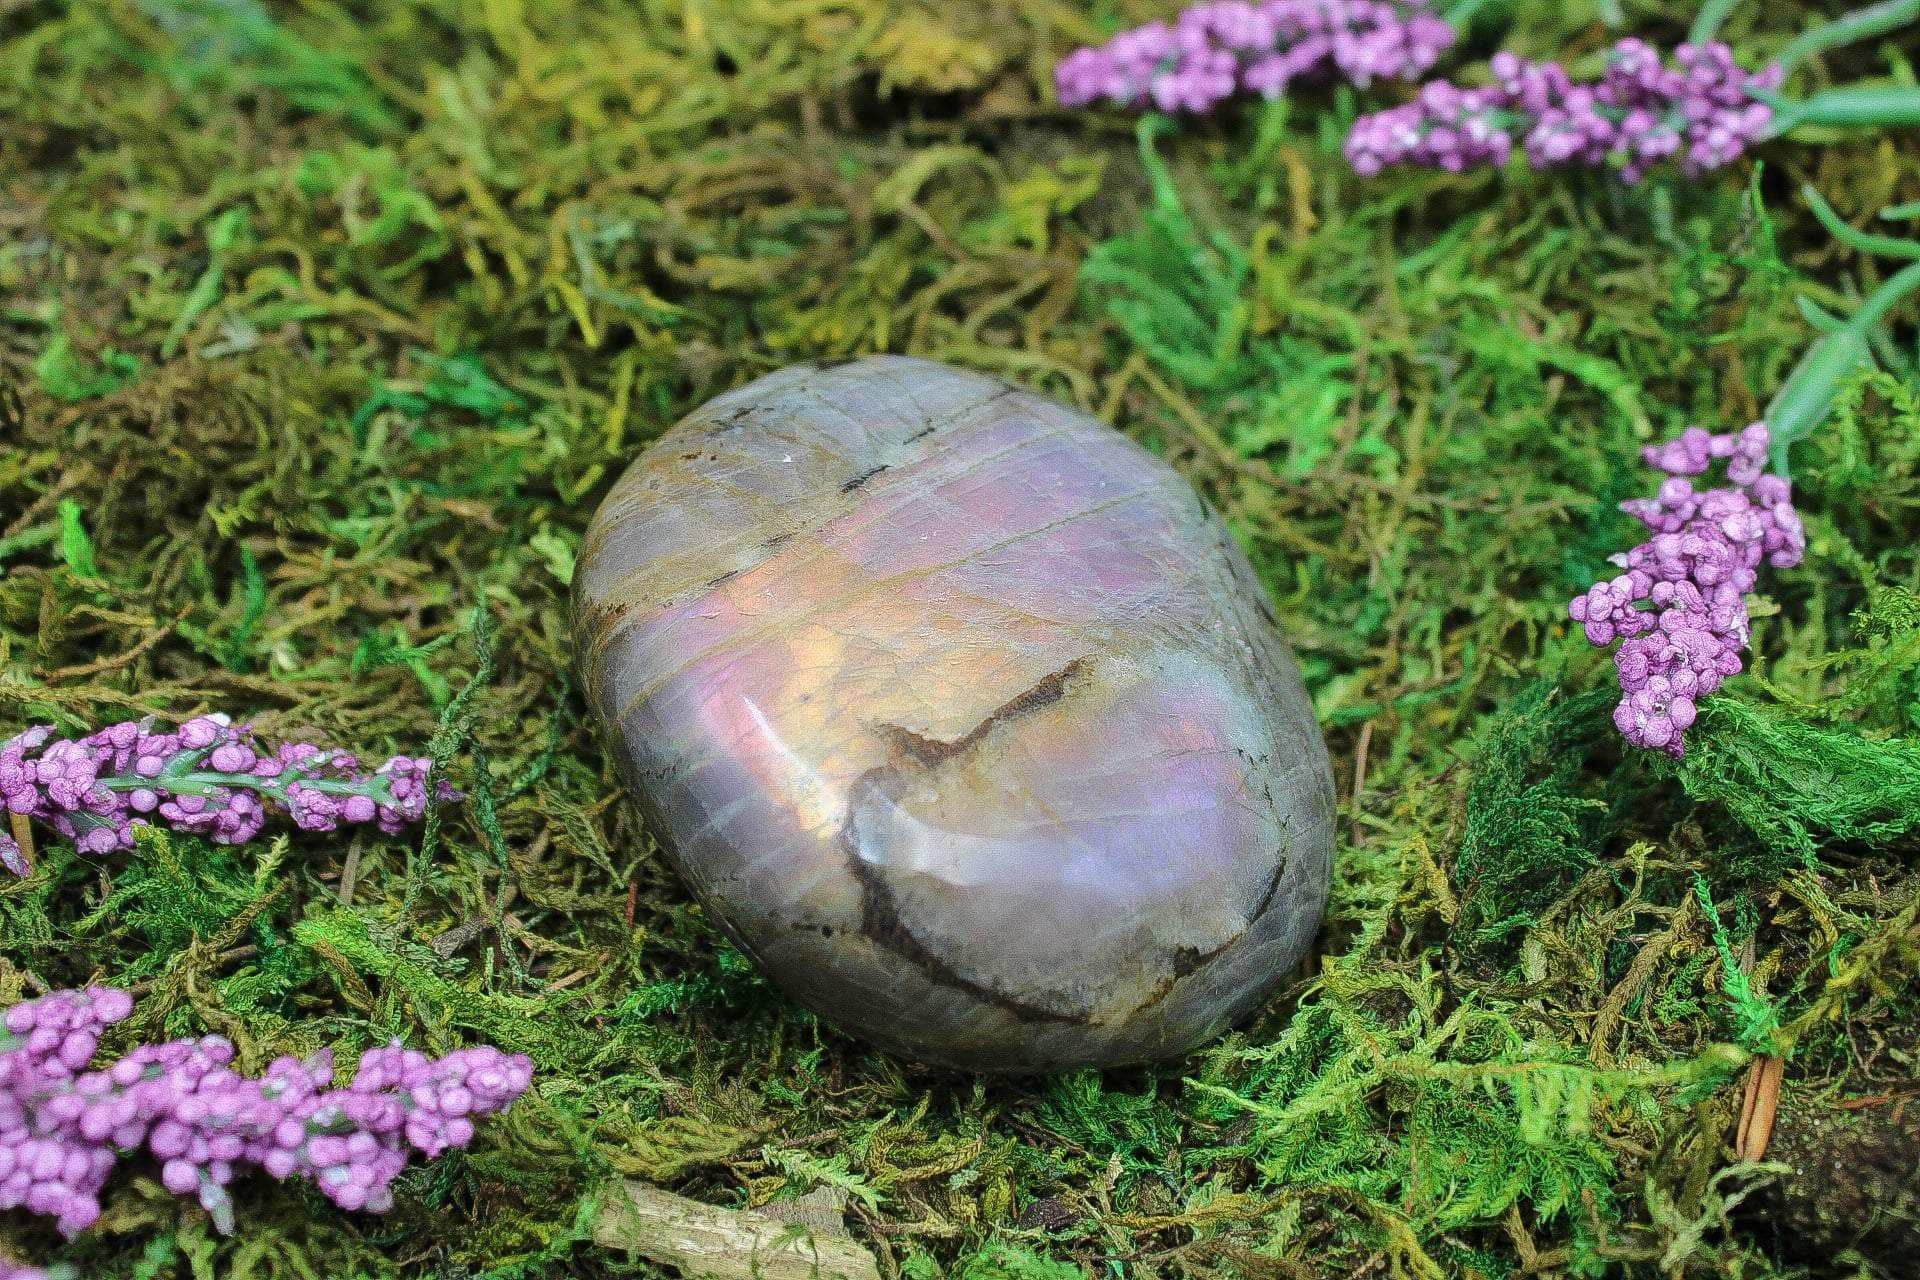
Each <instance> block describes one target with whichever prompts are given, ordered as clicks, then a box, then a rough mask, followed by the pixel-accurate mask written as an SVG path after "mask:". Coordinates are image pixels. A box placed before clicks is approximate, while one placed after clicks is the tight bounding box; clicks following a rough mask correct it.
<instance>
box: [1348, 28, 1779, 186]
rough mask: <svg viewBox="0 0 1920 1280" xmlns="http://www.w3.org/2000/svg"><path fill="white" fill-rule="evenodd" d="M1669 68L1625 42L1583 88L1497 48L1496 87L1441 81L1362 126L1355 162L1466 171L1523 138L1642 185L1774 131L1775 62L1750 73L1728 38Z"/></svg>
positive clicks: (1549, 155)
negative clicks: (1661, 168) (1671, 164)
mask: <svg viewBox="0 0 1920 1280" xmlns="http://www.w3.org/2000/svg"><path fill="white" fill-rule="evenodd" d="M1673 61H1674V65H1673V66H1667V65H1665V64H1664V63H1663V62H1662V61H1661V59H1660V55H1659V53H1658V52H1656V51H1655V50H1654V48H1653V46H1651V45H1649V44H1648V43H1647V42H1646V41H1644V40H1635V39H1626V40H1622V41H1620V42H1619V43H1617V44H1615V45H1614V47H1613V51H1612V53H1611V55H1610V56H1609V58H1608V62H1607V69H1606V72H1605V74H1604V75H1602V77H1601V78H1600V80H1599V81H1598V83H1594V84H1578V83H1575V82H1574V80H1573V79H1572V77H1570V76H1569V75H1568V74H1567V71H1566V68H1564V67H1562V66H1561V65H1560V64H1559V63H1557V62H1529V61H1527V60H1525V59H1523V58H1519V57H1517V56H1515V55H1514V54H1512V53H1506V52H1502V53H1498V54H1495V55H1494V58H1493V62H1492V67H1491V69H1492V72H1493V83H1492V84H1489V85H1487V86H1486V87H1485V88H1478V89H1463V88H1460V87H1459V86H1457V85H1453V84H1449V83H1447V82H1446V81H1443V80H1436V81H1433V82H1431V83H1428V84H1426V85H1423V86H1422V87H1421V89H1420V95H1419V97H1417V98H1416V99H1414V101H1412V102H1410V103H1408V104H1407V105H1405V106H1402V107H1393V108H1390V109H1388V110H1386V111H1377V112H1374V113H1373V114H1372V115H1365V116H1362V117H1360V119H1359V120H1357V121H1355V122H1354V126H1353V129H1352V131H1351V132H1350V133H1349V134H1348V135H1347V147H1346V150H1347V160H1348V162H1349V163H1351V164H1352V165H1353V167H1354V169H1355V170H1356V171H1358V172H1359V173H1361V174H1365V175H1369V176H1370V175H1372V174H1376V173H1379V172H1380V171H1381V170H1382V169H1385V168H1388V167H1389V166H1392V165H1397V164H1414V165H1423V166H1426V167H1428V168H1437V169H1446V170H1448V171H1450V172H1454V173H1458V172H1460V171H1462V170H1465V169H1468V168H1472V167H1474V166H1478V165H1496V166H1497V165H1504V164H1506V162H1507V158H1508V157H1509V156H1510V155H1511V154H1512V152H1513V147H1514V144H1515V142H1516V141H1517V142H1518V143H1519V144H1520V146H1521V147H1522V148H1523V149H1524V150H1525V152H1526V156H1527V162H1528V163H1529V164H1531V165H1532V166H1533V167H1534V168H1536V169H1551V168H1556V167H1559V166H1562V165H1573V164H1580V165H1600V164H1605V163H1607V162H1608V161H1609V160H1613V161H1617V162H1618V163H1619V164H1620V176H1621V177H1622V178H1623V179H1624V180H1625V181H1627V182H1637V181H1639V180H1640V178H1641V177H1643V176H1644V175H1645V174H1646V172H1647V170H1648V169H1649V168H1651V167H1652V166H1653V165H1655V164H1657V163H1659V162H1661V161H1663V160H1668V159H1671V158H1673V157H1676V156H1678V157H1679V158H1680V161H1681V164H1682V165H1683V166H1684V168H1685V170H1686V172H1688V173H1689V174H1699V173H1703V172H1705V171H1707V170H1709V169H1717V168H1719V167H1720V166H1721V165H1724V164H1728V163H1730V162H1732V161H1733V160H1735V159H1737V158H1738V157H1739V156H1740V155H1741V154H1742V153H1743V152H1744V151H1745V150H1746V149H1747V148H1748V147H1750V146H1752V145H1753V144H1754V143H1756V142H1758V141H1760V140H1761V139H1762V138H1765V137H1766V136H1767V134H1768V131H1769V130H1770V128H1771V127H1772V124H1773V109H1772V108H1771V107H1769V106H1767V105H1766V103H1764V102H1760V101H1757V100H1756V99H1755V98H1754V97H1753V95H1752V93H1751V92H1750V90H1753V89H1763V90H1771V89H1777V88H1778V87H1779V86H1780V83H1781V80H1782V79H1783V78H1784V76H1783V72H1782V70H1781V68H1780V67H1779V66H1778V65H1777V64H1776V65H1773V66H1769V67H1767V68H1766V70H1764V71H1761V72H1760V73H1758V74H1757V75H1748V74H1747V73H1746V72H1744V71H1742V70H1741V69H1740V67H1739V66H1738V64H1736V63H1735V62H1734V60H1733V51H1732V50H1730V49H1729V48H1728V47H1727V46H1726V45H1724V44H1720V43H1717V42H1716V43H1712V44H1706V45H1699V46H1695V45H1690V44H1683V45H1681V46H1680V47H1679V48H1678V49H1676V50H1675V51H1674V56H1673Z"/></svg>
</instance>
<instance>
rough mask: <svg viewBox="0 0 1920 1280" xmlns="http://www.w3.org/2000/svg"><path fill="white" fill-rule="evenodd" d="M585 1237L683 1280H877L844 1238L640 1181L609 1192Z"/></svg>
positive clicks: (865, 1256)
mask: <svg viewBox="0 0 1920 1280" xmlns="http://www.w3.org/2000/svg"><path fill="white" fill-rule="evenodd" d="M593 1238H594V1241H595V1242H596V1243H598V1244H600V1245H602V1246H604V1247H606V1248H609V1249H626V1250H629V1251H631V1252H633V1253H637V1254H639V1255H641V1256H642V1257H644V1258H646V1259H648V1260H649V1261H652V1262H657V1263H659V1264H661V1265H663V1266H668V1267H672V1268H673V1269H674V1270H676V1271H678V1272H680V1274H681V1275H683V1276H685V1277H687V1280H880V1267H879V1264H878V1263H877V1262H875V1261H874V1257H873V1254H871V1253H869V1252H868V1251H867V1250H866V1249H865V1248H863V1247H861V1246H860V1245H858V1244H856V1243H855V1242H854V1241H853V1239H852V1237H850V1236H847V1235H845V1234H842V1233H840V1232H836V1231H832V1230H825V1231H821V1230H815V1229H813V1228H812V1227H810V1226H808V1225H806V1224H804V1223H801V1222H782V1221H780V1220H778V1219H776V1218H772V1217H769V1216H766V1215H764V1214H760V1213H751V1212H743V1211H740V1210H736V1209H722V1208H718V1207H717V1206H714V1205H710V1204H702V1203H700V1202H699V1201H698V1200H689V1199H687V1198H686V1197H685V1196H677V1195H673V1194H672V1193H670V1192H666V1191H662V1190H660V1189H659V1188H658V1187H652V1186H648V1185H647V1184H646V1183H644V1182H625V1183H622V1184H621V1185H620V1186H619V1187H618V1188H615V1189H614V1190H613V1191H612V1192H611V1194H610V1195H609V1197H608V1199H607V1202H606V1203H605V1204H603V1205H602V1206H601V1208H600V1216H599V1218H598V1219H597V1220H596V1221H595V1223H594V1227H593Z"/></svg>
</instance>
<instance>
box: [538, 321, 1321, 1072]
mask: <svg viewBox="0 0 1920 1280" xmlns="http://www.w3.org/2000/svg"><path fill="white" fill-rule="evenodd" d="M575 592H576V599H575V627H576V644H577V652H578V661H579V667H580V671H581V676H582V679H583V680H584V682H585V685H586V688H587V691H588V695H589V698H590V701H591V703H592V706H593V708H594V711H595V713H596V715H597V716H598V718H599V721H600V724H601V727H602V730H603V732H604V734H605V735H606V738H607V743H608V746H609V748H610V749H611V750H612V751H613V752H614V753H615V754H616V756H617V757H618V760H619V765H620V768H621V770H622V774H623V777H624V779H625V781H626V783H627V786H628V789H629V790H630V791H631V792H632V794H633V795H634V796H636V797H637V798H638V801H639V803H640V806H641V808H642V811H643V812H644V814H645V817H646V818H647V821H648V823H649V827H650V830H651V831H652V832H653V834H654V835H655V836H656V837H657V838H658V840H659V842H660V844H661V845H662V847H663V848H664V849H665V850H666V851H667V853H668V855H669V856H670V858H671V859H672V861H673V863H674V864H675V866H676V867H677V868H678V869H679V872H680V874H681V876H682V877H683V878H684V879H685V880H686V882H687V884H688V885H689V886H690V887H691V888H692V890H693V892H694V894H695V895H696V896H697V897H698V898H699V899H700V901H701V902H702V903H704V904H705V905H706V907H707V909H708V910H709V911H711V913H712V914H713V915H714V916H715V917H717V918H718V920H719V921H720V922H721V923H722V924H723V925H724V926H725V928H726V930H727V932H728V933H729V934H730V935H731V936H732V938H733V939H734V940H735V941H736V942H737V943H738V944H739V946H740V947H741V948H742V949H743V950H744V951H746V952H747V953H748V954H749V955H751V956H752V957H753V958H754V960H755V961H757V962H758V963H759V965H760V966H761V967H762V968H763V969H764V971H765V972H766V973H767V975H768V976H769V977H771V978H772V979H773V980H774V981H775V982H776V983H778V984H779V985H780V986H781V987H782V988H784V989H785V990H786V991H787V992H788V993H789V994H790V995H791V996H792V997H793V998H794V999H796V1000H798V1001H800V1002H801V1003H802V1004H805V1005H807V1006H809V1007H811V1008H812V1009H814V1010H816V1011H817V1012H819V1013H820V1014H822V1015H824V1016H825V1017H827V1018H828V1019H829V1020H831V1021H832V1022H834V1023H836V1024H838V1025H840V1026H841V1027H843V1028H845V1029H847V1030H849V1031H851V1032H854V1033H857V1034H859V1035H861V1036H864V1037H867V1038H869V1039H870V1040H872V1041H873V1042H875V1043H877V1044H879V1045H881V1046H882V1047H884V1048H886V1049H888V1050H891V1051H893V1052H895V1053H898V1054H900V1055H902V1056H905V1057H908V1058H913V1059H917V1060H920V1061H923V1062H931V1063H939V1064H944V1065H948V1066H954V1067H960V1068H964V1069H967V1070H974V1071H1003V1072H1027V1071H1042V1070H1052V1069H1056V1068H1063V1067H1072V1066H1082V1065H1104V1064H1117V1063H1126V1062H1135V1061H1142V1060H1147V1059H1152V1058H1159V1057H1164V1056H1167V1055H1170V1054H1174V1053H1178V1052H1180V1051H1182V1050H1185V1049H1189V1048H1191V1047H1193V1046H1194V1045H1196V1044H1198V1043H1200V1042H1201V1041H1203V1040H1206V1039H1207V1038H1209V1037H1211V1036H1213V1035H1215V1034H1216V1033H1218V1032H1220V1031H1222V1030H1224V1029H1225V1028H1226V1027H1227V1026H1228V1025H1229V1024H1231V1023H1232V1022H1234V1021H1235V1020H1236V1019H1238V1018H1239V1017H1241V1016H1242V1015H1244V1014H1246V1013H1248V1012H1249V1011H1250V1010H1251V1009H1252V1008H1253V1007H1254V1006H1255V1005H1257V1004H1258V1003H1259V1002H1260V1001H1261V999H1262V997H1263V996H1265V995H1266V994H1267V993H1268V992H1270V991H1271V990H1272V988H1273V987H1274V985H1275V984H1276V983H1277V982H1278V981H1279V980H1281V979H1282V978H1283V977H1284V976H1285V975H1286V973H1287V971H1288V970H1289V969H1291V968H1292V967H1293V966H1294V965H1295V963H1296V962H1297V961H1298V960H1299V959H1300V958H1301V956H1302V954H1303V952H1304V951H1305V950H1306V949H1307V947H1308V945H1309V943H1310V942H1311V940H1312V938H1313V935H1314V932H1315V930H1316V928H1317V927H1318V924H1319V920H1320V913H1321V909H1322V907H1323V906H1324V904H1325V900H1326V895H1327V886H1328V877H1329V870H1330V861H1331V854H1332V848H1333V808H1334V804H1333V785H1332V780H1331V777H1330V774H1329V771H1328V764H1327V754H1326V748H1325V745H1324V743H1323V741H1322V739H1321V737H1320V731H1319V728H1318V727H1317V725H1316V724H1315V723H1314V718H1313V712H1312V708H1311V707H1310V705H1309V703H1308V701H1307V697H1306V693H1305V691H1304V690H1303V688H1302V687H1301V683H1300V677H1299V674H1298V672H1297V671H1296V669H1295V666H1294V663H1293V659H1292V657H1291V656H1290V655H1289V653H1288V651H1287V649H1286V647H1285V645H1284V644H1283V643H1282V642H1281V639H1280V636H1279V634H1278V633H1277V632H1276V630H1275V628H1274V619H1273V615H1272V614H1271V612H1270V611H1269V610H1268V607H1267V604H1266V599H1265V596H1264V594H1263V592H1262V589H1261V587H1260V584H1259V582H1258V580H1257V579H1256V578H1255V577H1254V574H1253V571H1252V570H1251V568H1250V567H1249V566H1248V564H1247V561H1246V559H1245V558H1244V557H1243V555H1242V554H1241V552H1240V550H1239V548H1238V547H1237V546H1236V545H1235V543H1234V541H1233V539H1232V537H1231V536H1230V534H1229V532H1228V530H1227V528H1226V526H1225V525H1224V524H1223V523H1222V521H1221V520H1220V518H1219V517H1218V516H1217V515H1215V514H1214V513H1213V512H1212V511H1211V510H1210V509H1209V508H1208V507H1207V506H1206V504H1205V503H1203V502H1202V501H1201V499H1200V498H1199V496H1198V495H1197V494H1196V493H1195V492H1194V490H1193V489H1192V488H1191V487H1189V486H1188V484H1187V483H1186V482H1185V481H1184V480H1182V479H1181V478H1180V477H1179V476H1178V475H1176V474H1175V473H1174V471H1173V470H1172V469H1171V468H1169V467H1168V466H1167V465H1166V464H1165V463H1163V462H1161V461H1160V460H1159V459H1157V458H1155V457H1154V456H1153V455H1151V454H1149V453H1148V452H1147V451H1146V450H1144V449H1142V448H1140V447H1139V446H1138V445H1135V444H1134V443H1132V442H1131V441H1129V440H1128V439H1127V438H1126V437H1124V436H1122V435H1120V434H1119V433H1117V432H1115V431H1113V430H1111V429H1110V428H1108V427H1106V426H1104V425H1102V424H1101V423H1100V422H1098V421H1096V420H1094V419H1092V418H1090V417H1087V416H1086V415H1084V414H1081V413H1078V412H1076V411H1074V410H1072V409H1068V408H1066V407H1064V406H1062V405H1059V404H1056V403H1054V402H1052V401H1049V400H1047V399H1045V398H1043V397H1040V396H1037V395H1034V394H1032V393H1030V392H1026V391H1022V390H1020V389H1018V388H1016V387H1014V386H1011V385H1009V384H1007V383H1005V382H1002V381H999V380H997V379H994V378H990V377H983V376H981V375H979V374H975V373H968V372H965V371H962V370H959V369H953V368H949V367H947V366H945V365H940V364H935V363H932V362H930V361H926V360H916V359H908V358H905V357H897V356H880V357H874V358H871V359H865V360H855V361H848V362H843V363H838V364H808V365H800V366H798V367H795V368H790V369H786V370H783V371H781V372H779V373H775V374H772V375H770V376H768V377H765V378H762V379H760V380H759V381H757V382H754V383H752V384H750V385H748V386H745V387H742V388H740V389H738V390H736V391H732V392H729V393H728V394H726V395H723V396H720V397H719V398H718V399H716V400H713V401H711V402H709V403H708V404H707V405H705V406H704V407H702V408H700V409H698V410H696V411H695V412H694V413H693V414H692V415H690V416H689V417H687V418H686V419H685V420H683V421H682V422H680V423H679V424H678V425H676V426H675V427H674V428H673V429H672V430H670V431H668V432H667V433H666V435H665V436H663V437H662V438H661V439H660V440H659V441H658V442H657V443H656V444H654V445H653V446H652V447H650V448H649V449H648V450H647V451H646V452H645V453H644V454H642V455H641V457H640V458H639V459H638V460H637V461H635V462H634V464H633V466H632V467H631V468H630V469H629V470H628V471H627V472H626V474H625V475H624V476H623V477H622V478H621V480H620V482H619V483H618V484H617V485H615V486H614V488H613V491H612V492H611V493H610V494H609V495H608V496H607V499H606V502H605V504H604V505H603V506H602V507H601V508H600V510H599V512H598V514H597V515H596V516H595V517H594V520H593V524H592V527H591V528H590V529H589V530H588V532H587V538H586V545H585V547H584V549H583V550H582V552H581V555H580V558H579V563H578V567H577V570H576V576H575Z"/></svg>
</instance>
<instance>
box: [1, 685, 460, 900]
mask: <svg viewBox="0 0 1920 1280" xmlns="http://www.w3.org/2000/svg"><path fill="white" fill-rule="evenodd" d="M432 767H433V761H432V760H431V759H430V758H428V757H426V756H395V757H394V758H393V759H391V760H389V761H387V762H386V763H385V764H383V765H381V766H380V767H379V768H378V769H375V770H373V771H372V772H367V771H365V770H362V769H361V768H360V766H359V761H358V760H357V759H356V758H355V757H353V756H351V755H348V754H346V753H344V752H338V751H325V750H322V749H321V748H319V747H316V746H313V745H311V744H308V743H304V742H295V743H287V744H285V745H283V746H281V747H280V748H279V749H278V750H273V751H269V750H268V749H267V748H266V747H265V746H264V745H263V744H262V743H261V742H260V741H259V740H258V739H257V738H256V737H255V736H254V733H253V730H252V727H251V726H248V725H239V726H236V725H234V724H233V722H232V721H231V720H230V719H229V718H228V717H226V716H224V715H208V716H200V717H198V718H197V719H193V720H189V721H187V722H186V723H185V724H183V725H181V726H180V728H179V729H178V730H177V731H176V732H173V733H156V732H154V729H153V722H152V721H151V720H139V721H131V720H130V721H126V722H124V723H121V724H116V725H112V726H110V727H108V728H105V729H102V730H100V731H99V732H98V733H94V734H90V735H88V736H87V737H84V738H79V739H73V740H69V739H64V738H63V739H58V740H54V738H53V730H52V728H51V727H50V726H46V725H40V726H37V727H35V728H32V729H28V730H27V731H26V732H24V733H22V734H19V735H18V736H16V737H14V738H12V739H11V740H9V741H8V742H6V743H4V744H0V809H5V810H7V811H9V812H11V813H15V814H21V815H24V816H26V817H29V818H35V819H38V820H39V821H41V822H44V823H46V824H47V825H48V826H50V827H52V828H53V829H54V830H56V831H58V832H59V833H60V834H62V835H64V836H66V837H67V838H68V839H70V840H72V841H73V842H74V844H75V846H77V847H78V848H79V849H80V850H81V851H82V852H83V853H93V854H105V853H111V852H113V851H114V850H116V849H127V848H131V847H132V846H133V830H134V828H135V827H138V826H141V825H143V824H146V823H150V822H164V823H166V824H167V825H169V826H171V827H173V828H175V829H176V830H180V831H190V832H193V833H195V834H197V835H202V836H205V837H207V838H208V839H209V840H213V841H215V842H216V843H219V844H241V843H243V842H245V841H248V840H251V839H253V838H254V836H256V835H258V834H259V833H260V830H261V828H262V827H264V826H265V825H266V822H267V818H268V816H269V809H268V806H269V805H271V806H273V807H274V808H276V809H279V810H283V811H285V812H286V814H287V815H288V816H289V817H290V818H292V820H293V823H294V825H295V826H297V827H299V828H301V829H302V830H304V831H332V830H335V829H336V828H338V827H339V826H340V824H341V823H352V824H359V823H368V822H376V823H378V824H379V827H380V830H381V831H383V832H386V833H387V834H388V835H393V834H396V833H398V832H400V831H402V830H404V829H405V828H406V827H408V826H410V825H412V824H414V823H417V822H419V821H420V820H421V819H422V818H424V817H425V816H426V812H427V806H428V802H429V800H430V799H431V798H434V797H438V798H439V799H442V800H452V799H457V798H458V797H459V792H457V791H455V790H454V789H453V788H452V787H451V786H449V785H447V783H446V782H444V781H441V780H439V779H432V780H430V779H429V778H428V776H427V775H428V773H429V772H430V771H431V769H432ZM0 867H4V868H5V869H6V870H8V871H10V872H12V873H13V874H15V875H26V874H27V873H28V871H30V870H31V868H30V867H29V866H28V863H27V858H26V855H25V853H24V851H23V850H22V849H21V848H20V845H19V843H18V842H17V841H15V840H14V839H12V838H11V837H9V836H4V835H0Z"/></svg>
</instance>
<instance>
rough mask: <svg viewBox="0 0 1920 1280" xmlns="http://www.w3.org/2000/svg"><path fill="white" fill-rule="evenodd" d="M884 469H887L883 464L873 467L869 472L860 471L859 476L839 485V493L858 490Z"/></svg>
mask: <svg viewBox="0 0 1920 1280" xmlns="http://www.w3.org/2000/svg"><path fill="white" fill-rule="evenodd" d="M886 469H887V464H886V463H884V462H883V463H881V464H880V465H879V466H877V467H873V468H871V469H869V470H866V471H862V472H861V473H860V474H859V475H857V476H855V477H854V478H853V479H851V480H849V481H847V482H846V483H845V484H843V485H841V486H840V492H842V493H852V492H853V491H854V490H855V489H858V488H859V487H860V486H861V485H863V484H865V483H866V482H867V481H869V480H871V479H873V478H874V477H875V476H877V475H879V474H880V473H881V472H882V471H885V470H886Z"/></svg>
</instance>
